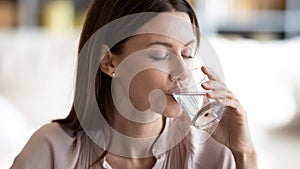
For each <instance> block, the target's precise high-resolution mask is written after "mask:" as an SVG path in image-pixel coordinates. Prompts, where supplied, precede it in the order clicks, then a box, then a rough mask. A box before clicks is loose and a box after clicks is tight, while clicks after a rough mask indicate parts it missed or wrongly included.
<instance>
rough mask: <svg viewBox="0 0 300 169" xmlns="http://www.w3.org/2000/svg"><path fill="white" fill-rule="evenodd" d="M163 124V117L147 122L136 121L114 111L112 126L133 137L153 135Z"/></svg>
mask: <svg viewBox="0 0 300 169" xmlns="http://www.w3.org/2000/svg"><path fill="white" fill-rule="evenodd" d="M163 126H164V118H163V117H162V118H158V119H156V120H154V121H153V122H149V123H137V122H133V121H130V120H128V119H126V118H125V117H123V116H122V115H121V114H119V113H115V119H114V123H113V128H114V129H116V130H117V131H118V132H120V133H122V134H124V135H126V136H128V137H133V138H148V137H155V136H158V135H159V133H161V131H162V129H163Z"/></svg>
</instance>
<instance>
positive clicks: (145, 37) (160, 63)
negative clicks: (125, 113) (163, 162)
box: [116, 12, 196, 117]
mask: <svg viewBox="0 0 300 169" xmlns="http://www.w3.org/2000/svg"><path fill="white" fill-rule="evenodd" d="M170 14H171V15H175V16H176V17H179V18H180V19H182V20H184V21H185V22H187V23H190V19H189V16H188V15H187V14H186V13H182V12H172V13H170ZM161 21H164V20H163V19H162V20H161ZM164 22H165V23H167V22H172V21H170V20H168V21H167V20H165V21H164ZM174 22H175V21H174ZM165 23H164V24H165ZM173 24H174V23H173ZM161 25H163V24H161ZM170 25H172V23H170ZM162 29H164V30H167V31H168V29H171V28H170V27H168V26H165V27H163V28H162ZM176 29H180V28H172V30H170V31H173V32H174V31H175V30H176ZM175 33H176V32H175ZM195 44H196V42H195V40H193V39H190V40H178V39H177V38H172V37H170V36H166V35H159V34H150V33H149V34H141V35H136V36H133V37H131V38H129V39H128V40H127V41H126V42H125V44H124V48H123V52H122V53H121V54H120V55H116V58H117V65H118V66H119V65H120V64H122V63H125V62H124V61H125V60H126V59H128V58H129V57H138V59H132V60H131V63H130V64H129V66H126V69H125V70H126V72H130V71H131V70H134V68H133V67H135V66H137V65H143V66H144V67H145V69H141V71H139V72H137V73H136V74H135V76H134V77H133V78H132V79H130V83H129V92H128V94H129V98H130V101H131V103H132V105H133V106H134V107H135V108H136V109H137V110H139V111H145V110H147V109H150V110H152V111H154V112H157V110H156V109H159V107H161V104H164V105H163V106H164V109H163V111H161V112H159V113H161V114H162V115H163V116H166V117H177V116H179V115H180V113H181V109H180V106H179V105H178V104H177V102H176V101H175V99H174V98H173V97H172V96H171V94H170V93H169V91H168V88H169V85H170V84H171V82H172V78H174V76H176V75H178V74H179V73H181V72H183V71H184V70H185V65H186V63H187V62H189V61H190V60H191V55H192V51H193V46H195ZM141 57H143V58H144V60H143V59H142V60H143V62H144V63H143V64H140V63H134V62H135V60H140V59H141ZM140 62H141V61H140ZM118 66H117V67H118ZM147 66H148V67H147ZM161 68H163V69H164V70H162V69H161ZM153 91H160V92H158V93H156V92H153ZM150 95H152V96H153V97H152V98H153V99H151V97H150Z"/></svg>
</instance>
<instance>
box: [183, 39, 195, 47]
mask: <svg viewBox="0 0 300 169" xmlns="http://www.w3.org/2000/svg"><path fill="white" fill-rule="evenodd" d="M194 42H195V40H191V41H188V42H187V43H186V44H185V45H184V46H189V45H190V44H192V43H194Z"/></svg>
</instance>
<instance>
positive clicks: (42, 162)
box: [11, 125, 53, 169]
mask: <svg viewBox="0 0 300 169" xmlns="http://www.w3.org/2000/svg"><path fill="white" fill-rule="evenodd" d="M49 127H50V126H49V125H45V126H43V127H42V128H40V129H39V130H37V131H36V132H35V133H34V134H33V135H32V136H31V138H30V139H29V141H28V142H27V143H26V145H25V147H24V148H23V149H22V151H21V153H20V154H19V155H18V156H17V157H16V158H15V159H14V162H13V165H12V166H11V169H21V168H24V169H33V168H44V169H52V168H53V149H52V145H51V142H50V139H49V137H48V135H47V134H48V133H49Z"/></svg>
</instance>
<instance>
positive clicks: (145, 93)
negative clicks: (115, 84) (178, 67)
mask: <svg viewBox="0 0 300 169" xmlns="http://www.w3.org/2000/svg"><path fill="white" fill-rule="evenodd" d="M167 77H168V76H167V75H166V74H164V73H161V72H160V71H158V70H145V71H142V72H140V73H138V74H137V75H136V76H135V77H134V78H133V79H132V81H131V83H130V86H129V98H130V101H131V103H132V104H133V105H134V106H135V108H136V109H138V110H140V111H145V110H147V109H149V108H150V102H149V96H150V93H151V92H152V91H153V90H155V89H160V90H162V91H163V92H166V89H165V88H166V87H165V86H166V83H167V81H166V79H167Z"/></svg>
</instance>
